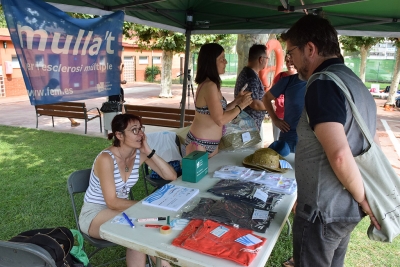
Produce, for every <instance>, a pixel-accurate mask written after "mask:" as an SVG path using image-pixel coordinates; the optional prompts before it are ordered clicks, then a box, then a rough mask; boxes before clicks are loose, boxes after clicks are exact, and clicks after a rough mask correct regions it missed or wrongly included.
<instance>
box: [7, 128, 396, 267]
mask: <svg viewBox="0 0 400 267" xmlns="http://www.w3.org/2000/svg"><path fill="white" fill-rule="evenodd" d="M109 144H110V141H108V140H106V139H103V138H96V137H89V136H81V135H73V134H66V133H55V132H47V131H41V130H35V129H26V128H16V127H8V126H0V165H1V168H0V177H1V181H2V186H1V187H0V195H1V202H0V214H1V220H0V229H1V231H0V239H1V240H8V239H9V238H11V237H12V236H14V235H16V234H18V233H19V232H22V231H25V230H29V229H35V228H47V227H55V226H66V227H68V228H75V222H74V218H73V213H72V208H71V203H70V200H69V196H68V192H67V188H66V181H67V178H68V176H69V175H70V174H71V173H72V172H73V171H75V170H80V169H85V168H90V167H91V166H92V163H93V160H94V158H95V157H96V155H97V154H98V153H99V151H101V150H102V149H104V148H105V147H107V146H108V145H109ZM133 190H134V195H135V198H136V199H141V198H143V197H144V196H145V192H144V185H143V182H142V181H139V182H138V184H137V185H135V187H134V189H133ZM368 224H369V222H368V220H363V222H362V223H361V224H359V226H357V228H356V230H355V231H354V232H353V235H352V239H351V243H350V246H349V251H348V253H347V258H346V264H345V265H346V266H360V267H361V266H362V267H364V266H400V260H399V259H400V238H397V239H396V240H395V242H393V243H392V244H383V243H377V242H372V241H370V240H369V239H368V238H367V235H366V229H367V227H368ZM286 230H287V228H286V226H285V227H284V229H283V232H282V234H281V236H280V238H279V240H278V242H277V244H276V246H275V248H274V250H273V252H272V255H271V257H270V259H269V261H268V263H267V265H266V266H281V263H282V262H283V261H284V260H286V259H287V258H288V257H289V256H290V255H291V250H292V246H291V236H290V237H288V236H287V235H286ZM91 250H92V247H90V245H88V246H86V251H87V252H90V251H91ZM124 254H125V249H124V248H122V247H117V248H112V249H106V250H104V251H102V252H100V253H99V254H98V255H96V256H95V257H94V258H93V260H92V264H93V265H94V266H96V265H99V264H101V263H103V262H106V261H109V260H111V259H114V258H116V257H117V256H123V255H124ZM110 266H114V267H122V266H125V263H123V262H119V263H115V264H113V265H110ZM221 267H223V266H221Z"/></svg>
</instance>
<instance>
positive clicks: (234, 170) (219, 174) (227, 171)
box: [213, 165, 253, 179]
mask: <svg viewBox="0 0 400 267" xmlns="http://www.w3.org/2000/svg"><path fill="white" fill-rule="evenodd" d="M252 172H253V171H252V170H251V169H249V168H246V167H239V166H231V165H227V166H224V167H222V168H220V169H219V170H218V171H215V172H214V175H213V177H214V178H222V179H243V178H245V177H247V176H249V175H251V174H252Z"/></svg>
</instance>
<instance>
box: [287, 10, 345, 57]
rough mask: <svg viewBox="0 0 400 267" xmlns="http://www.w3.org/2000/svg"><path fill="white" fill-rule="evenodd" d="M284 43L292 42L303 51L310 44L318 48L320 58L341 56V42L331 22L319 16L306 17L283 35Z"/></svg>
mask: <svg viewBox="0 0 400 267" xmlns="http://www.w3.org/2000/svg"><path fill="white" fill-rule="evenodd" d="M281 38H282V40H283V41H290V43H291V44H292V45H294V46H297V47H298V48H299V49H303V48H304V46H305V45H306V44H307V43H308V42H312V43H313V44H314V45H315V46H316V47H317V48H318V54H319V55H320V56H324V57H326V56H337V55H340V46H339V40H338V37H337V32H336V30H335V28H333V26H332V25H331V23H330V22H329V20H327V19H325V18H322V17H320V16H317V15H305V16H304V17H302V18H301V19H299V20H298V21H297V22H296V23H295V24H294V25H293V26H292V27H291V28H290V29H289V30H288V31H287V32H286V33H283V34H282V35H281Z"/></svg>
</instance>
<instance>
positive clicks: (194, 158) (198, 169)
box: [182, 151, 208, 183]
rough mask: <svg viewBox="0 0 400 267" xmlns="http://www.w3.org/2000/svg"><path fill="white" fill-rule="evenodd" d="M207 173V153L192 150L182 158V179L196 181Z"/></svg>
mask: <svg viewBox="0 0 400 267" xmlns="http://www.w3.org/2000/svg"><path fill="white" fill-rule="evenodd" d="M207 174H208V153H207V152H205V151H193V152H192V153H190V154H189V155H187V156H186V157H184V158H183V159H182V181H186V182H191V183H197V182H198V181H200V180H201V178H203V177H204V176H206V175H207Z"/></svg>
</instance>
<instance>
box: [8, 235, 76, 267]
mask: <svg viewBox="0 0 400 267" xmlns="http://www.w3.org/2000/svg"><path fill="white" fill-rule="evenodd" d="M9 241H11V242H21V243H31V244H35V245H38V246H40V247H42V248H44V249H45V250H46V251H47V252H49V254H50V256H51V257H52V258H53V259H54V261H55V263H56V266H57V267H79V266H83V265H82V264H79V263H78V264H76V263H74V260H73V258H72V256H71V255H70V251H71V249H72V247H73V246H74V237H73V235H72V233H71V231H70V230H69V229H68V228H66V227H56V228H46V229H34V230H29V231H26V232H22V233H20V234H18V235H17V236H14V237H13V238H11V239H10V240H9Z"/></svg>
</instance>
